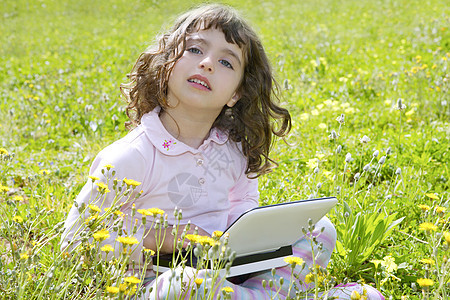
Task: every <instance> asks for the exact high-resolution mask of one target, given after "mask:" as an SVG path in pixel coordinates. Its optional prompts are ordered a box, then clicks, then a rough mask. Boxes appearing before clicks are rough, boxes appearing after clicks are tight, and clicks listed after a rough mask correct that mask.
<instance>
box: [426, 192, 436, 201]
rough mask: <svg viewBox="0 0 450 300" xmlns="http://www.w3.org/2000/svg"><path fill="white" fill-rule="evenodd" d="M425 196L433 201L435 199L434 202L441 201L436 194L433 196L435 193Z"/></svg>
mask: <svg viewBox="0 0 450 300" xmlns="http://www.w3.org/2000/svg"><path fill="white" fill-rule="evenodd" d="M425 196H427V197H429V198H431V199H434V200H439V197H438V196H436V194H433V193H427V194H425Z"/></svg>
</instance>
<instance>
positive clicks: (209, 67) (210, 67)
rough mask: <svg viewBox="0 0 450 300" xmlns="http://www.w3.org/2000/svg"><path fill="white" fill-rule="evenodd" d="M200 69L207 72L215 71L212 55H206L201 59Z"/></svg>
mask: <svg viewBox="0 0 450 300" xmlns="http://www.w3.org/2000/svg"><path fill="white" fill-rule="evenodd" d="M200 69H203V70H205V71H207V72H214V63H213V62H212V59H211V57H209V56H206V57H205V58H204V59H202V61H200Z"/></svg>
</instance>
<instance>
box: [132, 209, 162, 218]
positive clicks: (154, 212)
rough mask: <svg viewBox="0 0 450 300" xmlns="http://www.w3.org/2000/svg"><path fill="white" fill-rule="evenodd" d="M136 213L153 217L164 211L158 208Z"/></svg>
mask: <svg viewBox="0 0 450 300" xmlns="http://www.w3.org/2000/svg"><path fill="white" fill-rule="evenodd" d="M137 212H138V213H140V214H142V215H144V216H153V217H156V216H157V215H163V214H164V211H163V210H162V209H159V208H148V209H138V210H137Z"/></svg>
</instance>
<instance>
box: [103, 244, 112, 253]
mask: <svg viewBox="0 0 450 300" xmlns="http://www.w3.org/2000/svg"><path fill="white" fill-rule="evenodd" d="M100 250H102V251H103V252H106V253H109V252H114V248H113V247H112V246H111V245H109V244H106V245H105V246H103V247H101V248H100Z"/></svg>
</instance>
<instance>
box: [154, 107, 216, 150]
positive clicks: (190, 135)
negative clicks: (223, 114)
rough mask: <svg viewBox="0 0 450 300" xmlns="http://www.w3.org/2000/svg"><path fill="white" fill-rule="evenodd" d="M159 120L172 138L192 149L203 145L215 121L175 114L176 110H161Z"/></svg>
mask: <svg viewBox="0 0 450 300" xmlns="http://www.w3.org/2000/svg"><path fill="white" fill-rule="evenodd" d="M159 118H160V120H161V123H162V124H163V125H164V127H165V128H166V130H167V131H168V132H169V133H170V134H171V135H172V136H173V137H175V138H176V139H177V140H179V141H180V142H183V143H184V144H186V145H188V146H190V147H192V148H194V149H197V148H198V147H200V146H201V145H202V144H203V142H204V141H205V139H206V138H207V137H208V135H209V132H210V130H211V126H212V124H213V123H214V120H215V118H214V119H212V118H205V119H202V118H198V116H195V115H194V116H191V115H186V114H177V111H176V110H171V109H168V110H162V111H161V113H160V116H159Z"/></svg>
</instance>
